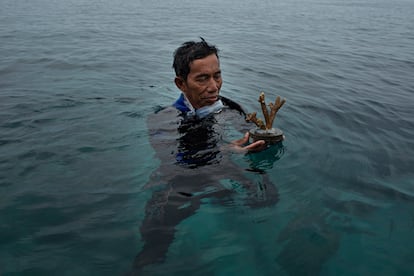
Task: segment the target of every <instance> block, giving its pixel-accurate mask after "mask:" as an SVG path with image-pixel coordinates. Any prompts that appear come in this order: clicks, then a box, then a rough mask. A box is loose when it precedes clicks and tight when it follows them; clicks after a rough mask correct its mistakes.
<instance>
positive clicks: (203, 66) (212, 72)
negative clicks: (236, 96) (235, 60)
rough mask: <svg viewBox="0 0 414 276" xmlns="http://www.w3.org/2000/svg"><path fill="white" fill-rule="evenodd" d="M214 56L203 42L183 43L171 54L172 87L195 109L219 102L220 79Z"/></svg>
mask: <svg viewBox="0 0 414 276" xmlns="http://www.w3.org/2000/svg"><path fill="white" fill-rule="evenodd" d="M217 53H218V49H217V48H216V47H215V46H212V45H209V44H208V43H207V42H206V41H205V40H204V39H201V41H200V42H194V41H189V42H185V43H183V44H182V45H181V47H179V48H178V49H177V50H176V51H175V53H174V63H173V68H174V70H175V73H176V77H175V84H176V85H177V87H178V88H179V89H180V90H181V91H182V92H183V93H184V94H185V96H186V97H187V99H188V100H189V101H190V103H191V104H192V105H193V107H194V108H196V109H197V108H200V107H203V106H206V105H211V104H213V103H215V102H216V101H217V99H218V94H219V92H220V88H221V85H222V79H221V70H220V62H219V58H218V54H217Z"/></svg>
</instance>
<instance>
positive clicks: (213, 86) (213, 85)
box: [208, 78, 220, 92]
mask: <svg viewBox="0 0 414 276" xmlns="http://www.w3.org/2000/svg"><path fill="white" fill-rule="evenodd" d="M219 87H220V81H217V80H215V79H214V78H210V80H209V82H208V91H210V92H216V91H217V90H218V89H219Z"/></svg>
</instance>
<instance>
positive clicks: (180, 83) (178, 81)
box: [174, 77, 186, 92]
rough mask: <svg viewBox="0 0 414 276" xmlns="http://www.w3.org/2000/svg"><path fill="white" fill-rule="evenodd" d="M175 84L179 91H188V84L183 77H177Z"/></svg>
mask: <svg viewBox="0 0 414 276" xmlns="http://www.w3.org/2000/svg"><path fill="white" fill-rule="evenodd" d="M174 82H175V85H176V86H177V87H178V89H180V90H181V91H182V92H185V91H186V83H185V81H184V80H183V78H182V77H175V79H174Z"/></svg>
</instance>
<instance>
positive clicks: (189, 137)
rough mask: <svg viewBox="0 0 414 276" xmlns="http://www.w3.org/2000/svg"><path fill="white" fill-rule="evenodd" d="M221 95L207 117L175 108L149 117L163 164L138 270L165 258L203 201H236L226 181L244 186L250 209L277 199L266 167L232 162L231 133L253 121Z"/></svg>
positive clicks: (144, 228) (145, 224)
mask: <svg viewBox="0 0 414 276" xmlns="http://www.w3.org/2000/svg"><path fill="white" fill-rule="evenodd" d="M221 99H222V102H223V107H222V108H221V110H220V111H217V112H213V113H212V114H210V115H208V116H206V117H205V118H202V119H200V118H199V117H198V116H188V114H187V113H184V112H182V111H180V110H179V109H177V108H175V107H168V108H165V109H163V110H161V111H159V112H158V113H156V114H153V115H152V116H150V117H149V119H148V126H149V129H150V140H151V144H152V146H153V147H154V149H155V152H156V156H157V158H159V159H160V160H161V164H160V167H159V168H158V170H157V171H155V172H154V173H153V175H152V177H151V181H150V183H148V185H147V186H146V187H147V188H148V189H154V190H155V192H153V195H152V198H151V199H150V200H149V202H148V203H147V206H146V210H145V212H146V214H145V218H144V221H143V223H142V226H141V228H140V230H141V237H142V240H143V241H144V247H143V249H142V251H141V252H140V253H139V254H138V256H137V257H136V260H135V263H134V267H135V269H136V270H140V269H141V268H142V267H144V266H145V265H148V264H153V263H157V262H162V261H164V259H165V255H166V253H167V251H168V248H169V246H170V244H171V243H172V242H173V240H174V234H175V228H176V226H177V225H178V224H179V223H180V222H181V221H183V220H184V219H186V218H188V217H189V216H191V215H193V214H194V213H195V212H196V211H197V209H199V208H200V205H201V204H202V203H201V201H202V199H205V198H213V199H216V200H217V201H216V202H218V203H224V202H228V201H229V200H230V201H231V200H232V194H233V193H235V191H234V190H232V189H230V188H228V187H223V186H222V184H221V183H222V182H223V180H227V181H232V182H236V183H239V184H240V186H242V187H243V188H244V189H243V193H244V196H243V197H244V198H245V202H244V204H246V205H248V206H250V207H260V206H271V205H273V204H275V203H276V202H277V200H278V194H277V190H276V188H275V187H274V185H273V184H272V183H270V182H269V181H268V178H267V175H266V174H265V172H264V171H263V170H257V169H255V168H251V167H240V166H239V165H237V164H235V163H234V162H233V161H232V160H231V159H232V158H231V156H232V153H233V150H232V149H231V147H232V143H231V142H229V141H228V140H227V139H226V132H228V131H231V129H232V128H233V126H238V128H239V131H243V132H244V131H245V130H247V129H248V128H249V127H251V124H248V123H246V122H245V113H244V111H243V110H242V109H241V107H240V106H239V105H238V104H236V103H234V102H233V101H231V100H228V99H226V98H221ZM234 131H237V130H234ZM238 193H240V191H238Z"/></svg>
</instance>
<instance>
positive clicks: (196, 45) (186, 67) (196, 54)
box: [172, 37, 219, 80]
mask: <svg viewBox="0 0 414 276" xmlns="http://www.w3.org/2000/svg"><path fill="white" fill-rule="evenodd" d="M200 39H201V41H199V42H194V41H187V42H184V43H183V44H182V45H181V46H180V47H179V48H177V50H175V52H174V62H173V66H172V67H173V68H174V70H175V75H176V76H177V77H181V78H183V80H187V77H188V74H189V73H190V64H191V62H193V61H194V60H196V59H202V58H205V57H207V56H209V55H212V54H215V55H216V56H217V58H218V51H219V50H218V49H217V47H216V46H214V45H210V44H209V43H207V42H206V41H205V40H204V38H202V37H200Z"/></svg>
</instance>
